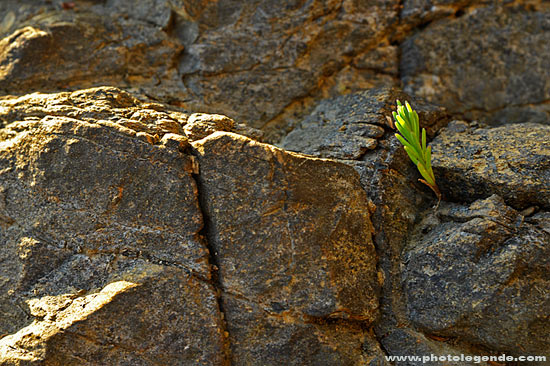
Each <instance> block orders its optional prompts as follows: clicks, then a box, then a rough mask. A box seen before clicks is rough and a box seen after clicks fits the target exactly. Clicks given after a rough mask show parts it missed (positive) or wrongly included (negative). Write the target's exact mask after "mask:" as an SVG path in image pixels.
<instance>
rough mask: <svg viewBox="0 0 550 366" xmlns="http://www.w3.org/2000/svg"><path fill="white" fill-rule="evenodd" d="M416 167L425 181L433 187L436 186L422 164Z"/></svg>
mask: <svg viewBox="0 0 550 366" xmlns="http://www.w3.org/2000/svg"><path fill="white" fill-rule="evenodd" d="M416 167H417V168H418V171H419V172H420V174H421V175H422V176H423V177H424V179H426V182H428V183H430V184H431V185H432V186H435V180H434V179H433V178H432V177H431V176H430V174H428V172H427V171H426V168H424V167H423V166H422V164H420V163H418V164H416Z"/></svg>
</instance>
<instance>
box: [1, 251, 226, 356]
mask: <svg viewBox="0 0 550 366" xmlns="http://www.w3.org/2000/svg"><path fill="white" fill-rule="evenodd" d="M28 303H29V306H30V312H31V314H32V315H33V316H34V317H36V319H35V320H34V321H33V322H32V323H31V324H30V325H28V326H27V327H25V328H23V329H21V330H20V331H18V332H17V333H15V334H12V335H9V336H7V337H4V338H3V339H2V340H0V365H15V364H25V365H44V364H47V365H52V366H55V365H90V366H91V365H99V364H109V365H126V364H132V365H158V364H164V365H190V364H193V365H222V364H224V356H225V354H224V347H225V344H224V342H225V341H224V335H223V330H222V324H221V317H220V314H219V310H218V304H217V300H216V296H215V291H214V289H213V288H212V286H211V285H208V284H207V283H205V282H203V281H200V280H197V279H196V278H193V277H192V276H189V274H186V272H185V271H183V270H182V269H179V268H176V267H169V266H160V265H155V264H151V263H147V262H144V261H137V262H136V263H135V267H134V268H132V269H131V270H130V271H128V272H127V273H123V274H120V277H119V278H117V279H115V278H113V279H112V280H111V282H110V283H109V284H107V285H105V286H104V287H103V288H101V289H100V290H98V291H94V292H92V293H86V294H81V295H79V294H60V295H57V296H44V297H42V298H36V299H32V300H30V301H29V302H28Z"/></svg>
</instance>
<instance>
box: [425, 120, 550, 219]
mask: <svg viewBox="0 0 550 366" xmlns="http://www.w3.org/2000/svg"><path fill="white" fill-rule="evenodd" d="M549 139H550V127H549V126H546V125H540V124H532V123H526V124H513V125H508V126H505V127H504V126H503V127H497V128H477V129H476V128H473V127H470V126H468V125H465V124H463V123H461V122H456V123H453V124H451V125H449V127H448V129H445V130H443V131H442V132H441V133H440V135H439V136H438V137H437V138H436V139H435V140H434V141H433V142H432V151H433V154H432V165H433V168H434V172H435V176H436V179H437V181H438V185H439V188H440V189H441V190H442V192H443V194H444V195H445V196H446V197H447V199H450V200H455V201H459V202H461V201H467V202H471V201H473V200H475V199H478V198H484V197H488V196H490V195H492V194H498V195H500V196H502V197H503V198H504V199H505V200H506V202H507V203H508V204H509V205H512V206H513V207H516V208H518V209H524V208H527V207H529V206H531V205H538V206H540V207H544V208H546V209H550V164H549V161H550V144H549V142H548V141H549Z"/></svg>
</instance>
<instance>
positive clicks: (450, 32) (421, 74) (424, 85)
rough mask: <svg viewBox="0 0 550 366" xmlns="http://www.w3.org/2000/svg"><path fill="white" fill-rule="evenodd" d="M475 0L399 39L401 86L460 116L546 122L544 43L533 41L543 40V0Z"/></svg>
mask: <svg viewBox="0 0 550 366" xmlns="http://www.w3.org/2000/svg"><path fill="white" fill-rule="evenodd" d="M414 1H415V2H423V3H431V2H433V1H429V2H427V1H424V0H422V1H420V0H414ZM410 2H412V1H406V2H405V3H406V4H405V5H407V3H410ZM444 2H446V1H440V0H438V1H436V3H444ZM449 2H450V3H458V2H457V1H449ZM463 3H467V2H463ZM476 3H477V2H476ZM480 3H484V4H483V5H476V6H472V7H471V8H468V7H467V8H465V9H463V10H462V13H463V15H462V16H460V17H456V18H455V17H449V18H443V19H441V20H439V21H436V22H433V23H431V24H429V25H428V26H427V27H426V28H425V29H421V30H420V31H419V32H417V33H415V34H413V35H412V36H411V37H409V38H407V39H406V40H405V41H404V42H403V44H402V45H401V51H402V57H401V62H400V65H401V68H400V70H401V77H402V80H403V83H404V90H405V91H406V92H408V93H410V94H413V95H417V96H420V97H423V98H425V99H426V100H428V101H429V102H432V103H436V104H438V105H442V106H444V107H446V108H447V109H448V110H449V111H450V112H452V113H459V114H462V115H463V116H464V117H466V118H468V119H481V120H483V121H486V122H489V123H491V124H503V123H512V122H521V123H523V122H539V123H548V121H550V104H548V100H549V99H550V84H549V83H550V82H549V80H550V77H549V76H550V74H549V73H550V67H549V64H548V60H549V59H550V48H548V47H541V45H542V44H547V43H548V42H549V41H550V11H549V9H548V7H547V6H545V5H543V4H542V3H543V2H540V1H539V2H537V1H535V2H533V3H532V4H531V5H528V4H522V3H523V2H521V1H520V2H514V1H510V2H502V1H487V2H484V1H480ZM405 9H407V7H406V8H405ZM417 9H418V8H417ZM411 10H412V9H411ZM535 10H537V11H535Z"/></svg>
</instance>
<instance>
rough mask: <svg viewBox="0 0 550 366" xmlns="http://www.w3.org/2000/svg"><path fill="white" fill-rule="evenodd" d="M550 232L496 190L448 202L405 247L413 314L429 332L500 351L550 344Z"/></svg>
mask: <svg viewBox="0 0 550 366" xmlns="http://www.w3.org/2000/svg"><path fill="white" fill-rule="evenodd" d="M549 244H550V235H549V233H548V232H545V231H544V230H541V229H540V228H538V227H537V226H535V225H533V224H531V223H530V222H529V220H528V219H525V218H524V217H523V216H522V215H520V214H519V213H518V212H517V211H515V210H513V209H512V208H510V207H508V206H506V205H505V203H504V201H503V200H502V198H500V197H498V196H496V195H494V196H491V197H489V198H487V199H485V200H479V201H476V202H474V203H472V204H471V205H470V206H469V207H467V206H460V205H457V204H446V203H442V206H441V208H440V210H439V211H437V212H436V214H435V215H434V214H429V215H428V216H427V218H425V219H424V221H423V222H422V223H421V224H420V225H419V226H418V227H417V228H416V229H415V235H413V236H412V237H411V239H410V241H409V247H408V249H407V250H406V254H405V255H404V258H403V261H404V264H403V266H404V271H403V287H404V290H405V291H406V293H407V298H408V311H409V317H410V319H411V321H412V322H413V324H414V325H415V326H416V327H418V328H419V329H421V330H422V331H424V332H428V333H432V334H436V335H440V336H449V337H459V338H461V339H464V340H466V341H468V342H470V343H473V344H478V345H481V346H483V347H485V348H487V349H491V350H493V351H495V352H504V353H507V354H513V355H522V354H533V355H539V354H544V353H545V352H547V351H548V349H549V348H550V337H549V336H548V335H549V334H550V323H549V322H548V318H549V315H550V276H549V273H550V260H549V258H550V255H549V254H550V252H549V251H550V245H549Z"/></svg>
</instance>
